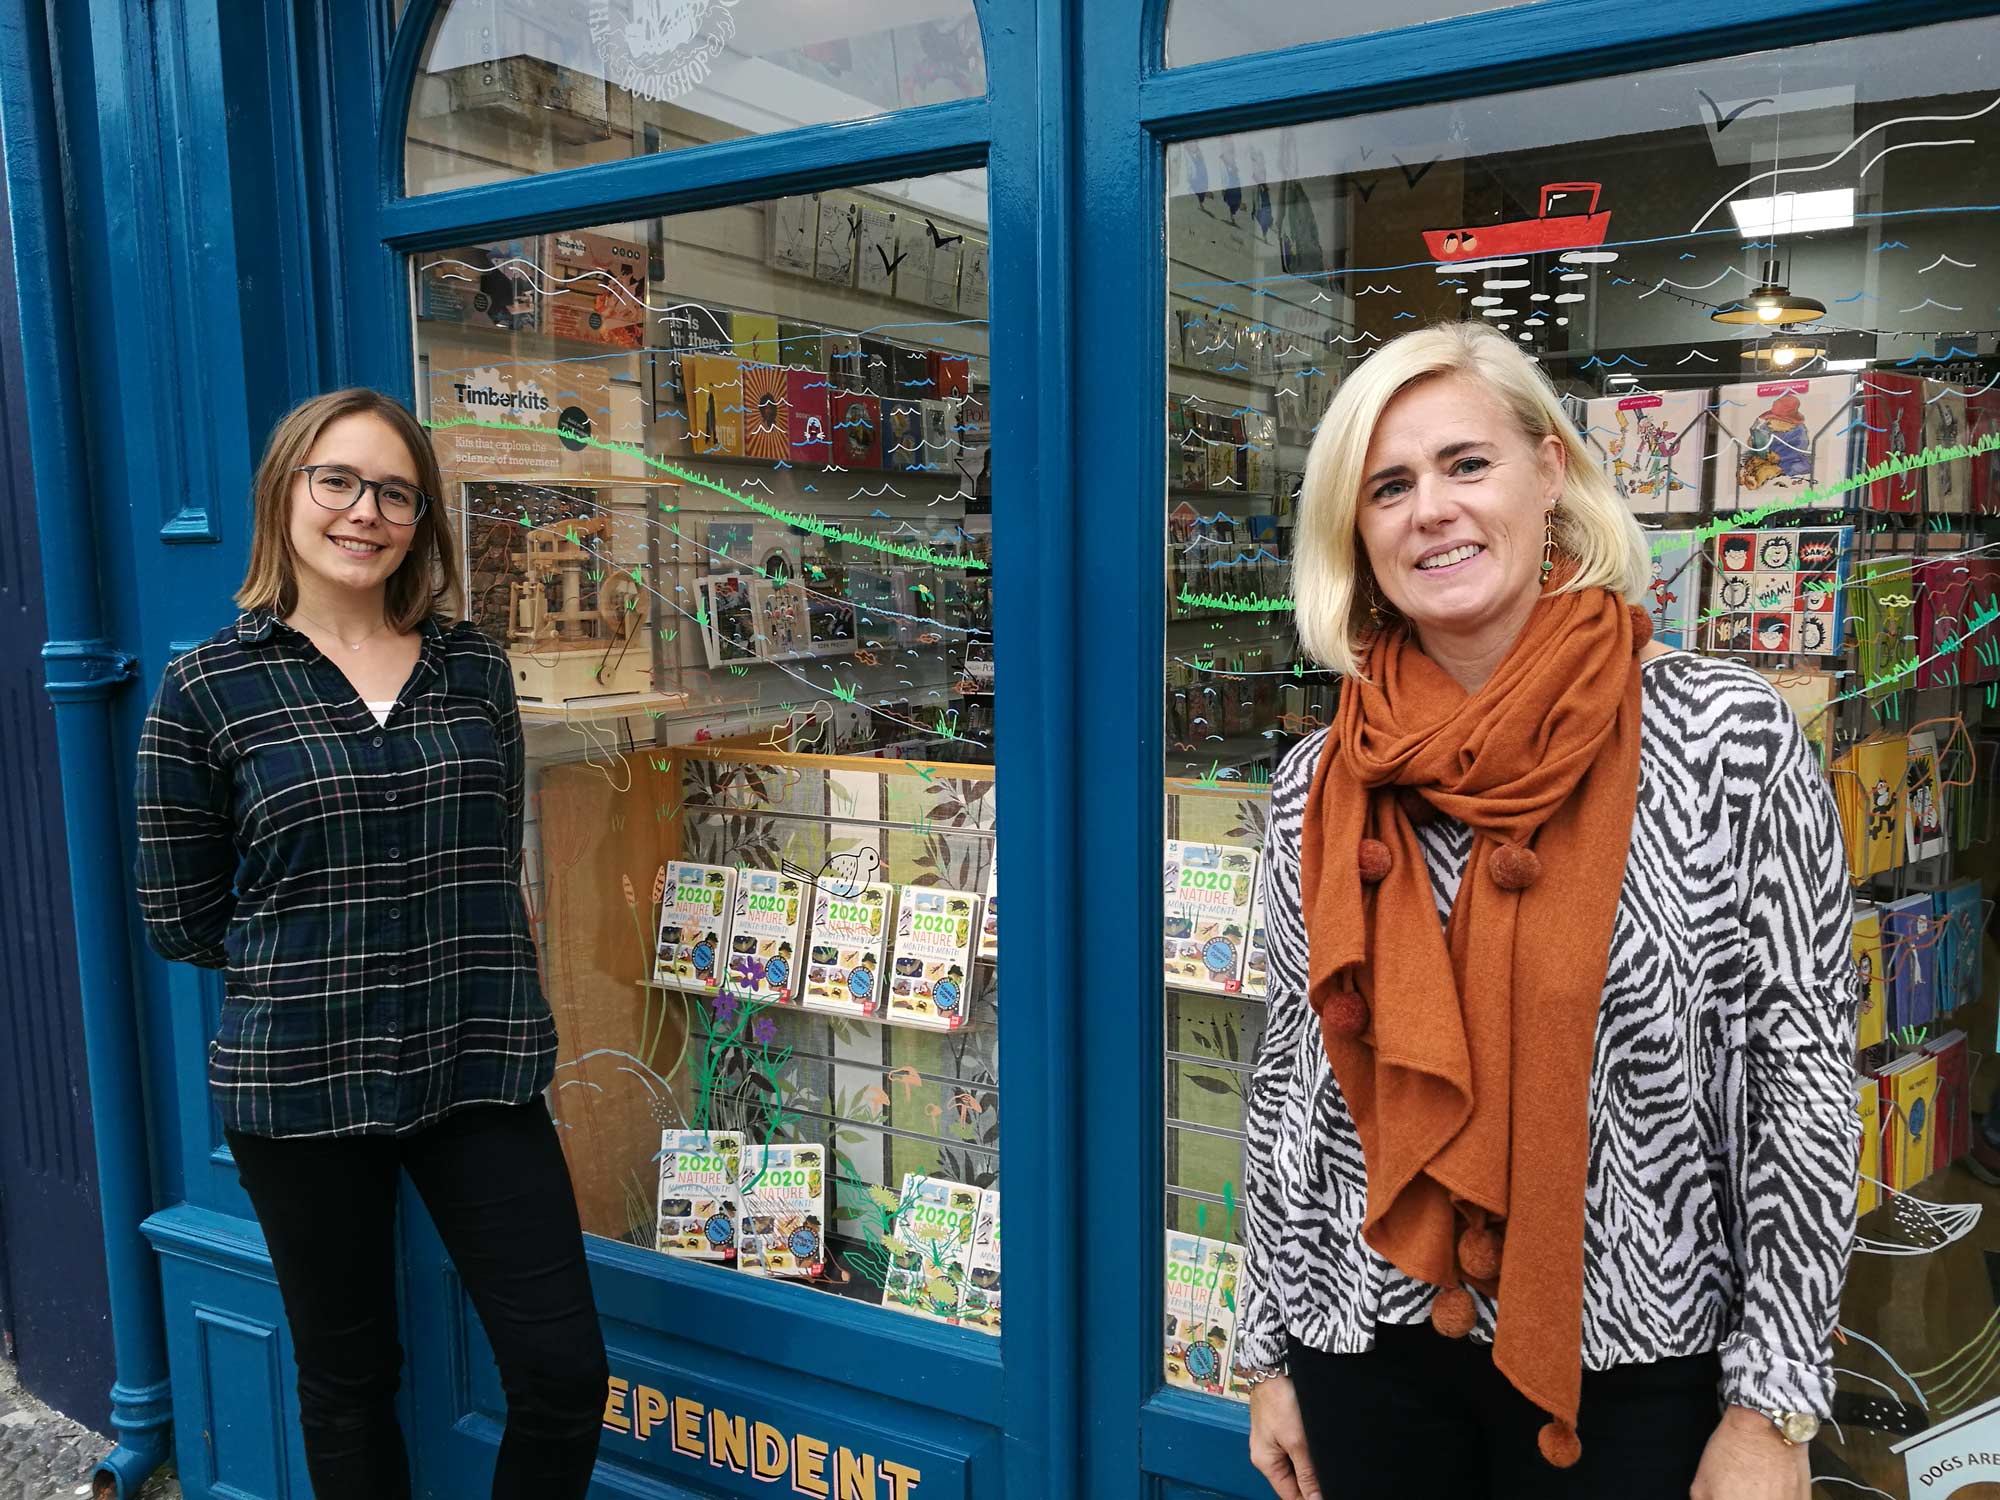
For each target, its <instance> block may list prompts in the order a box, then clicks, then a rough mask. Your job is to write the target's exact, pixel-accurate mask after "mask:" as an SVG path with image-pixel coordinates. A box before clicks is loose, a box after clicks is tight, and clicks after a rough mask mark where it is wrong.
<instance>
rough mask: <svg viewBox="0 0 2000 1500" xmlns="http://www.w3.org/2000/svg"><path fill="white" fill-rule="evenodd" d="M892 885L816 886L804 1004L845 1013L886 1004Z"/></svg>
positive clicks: (869, 1011)
mask: <svg viewBox="0 0 2000 1500" xmlns="http://www.w3.org/2000/svg"><path fill="white" fill-rule="evenodd" d="M893 891H894V887H892V886H889V885H885V884H883V883H882V882H881V881H870V882H868V883H867V884H865V885H858V886H856V887H854V889H853V890H852V891H851V892H847V891H845V890H842V889H841V888H838V887H834V886H832V885H818V886H815V887H814V889H813V907H812V936H811V938H810V939H809V942H810V946H809V947H808V948H807V950H806V990H805V1002H806V1007H807V1008H808V1009H810V1010H830V1011H835V1012H837V1013H839V1014H841V1015H845V1016H872V1015H874V1014H875V1013H876V1012H877V1011H879V1010H880V1009H881V1008H882V989H883V985H882V966H883V962H884V959H883V950H884V949H885V948H886V947H887V945H888V938H889V904H890V901H891V899H892V895H893Z"/></svg>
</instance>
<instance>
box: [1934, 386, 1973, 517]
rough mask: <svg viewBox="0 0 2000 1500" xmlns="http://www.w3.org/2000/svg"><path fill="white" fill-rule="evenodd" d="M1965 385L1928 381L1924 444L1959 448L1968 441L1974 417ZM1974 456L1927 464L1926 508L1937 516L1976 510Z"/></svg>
mask: <svg viewBox="0 0 2000 1500" xmlns="http://www.w3.org/2000/svg"><path fill="white" fill-rule="evenodd" d="M1965 399H1966V398H1965V391H1964V389H1963V388H1962V387H1960V386H1956V385H1951V384H1949V383H1947V382H1944V381H1937V380H1926V381H1925V382H1924V446H1925V447H1926V448H1930V449H1955V448H1958V447H1961V446H1963V445H1965V444H1966V440H1967V428H1968V427H1969V426H1970V422H1971V417H1970V414H1969V413H1968V412H1967V410H1966V404H1965ZM1972 463H1973V460H1972V457H1971V455H1970V454H1968V455H1966V456H1965V457H1962V458H1947V459H1940V460H1934V461H1932V462H1930V463H1927V464H1925V465H1924V468H1923V476H1924V490H1925V493H1926V494H1927V495H1928V496H1929V501H1930V503H1929V505H1928V506H1927V507H1926V508H1927V509H1928V510H1929V511H1930V513H1931V514H1932V515H1934V516H1937V515H1964V514H1965V513H1966V512H1967V511H1969V510H1971V509H1972Z"/></svg>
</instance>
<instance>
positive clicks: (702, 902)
mask: <svg viewBox="0 0 2000 1500" xmlns="http://www.w3.org/2000/svg"><path fill="white" fill-rule="evenodd" d="M735 882H736V872H735V871H734V870H731V869H727V868H725V867H724V866H722V865H698V864H691V863H689V862H688V861H686V860H679V859H677V860H673V861H670V862H669V863H668V865H667V888H666V891H665V893H664V894H663V895H662V896H661V898H660V940H659V946H658V948H657V950H656V951H655V955H654V958H653V983H655V984H665V985H671V986H673V987H674V988H675V989H677V990H692V991H694V992H695V993H696V994H713V993H714V992H715V991H716V990H719V989H721V988H722V972H723V971H722V964H723V953H724V949H723V943H724V940H725V939H726V937H727V935H728V932H729V909H730V895H731V893H732V889H733V887H734V885H735Z"/></svg>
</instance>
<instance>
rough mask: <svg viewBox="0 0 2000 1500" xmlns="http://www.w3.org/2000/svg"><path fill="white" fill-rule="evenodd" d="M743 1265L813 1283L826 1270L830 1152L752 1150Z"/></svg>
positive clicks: (809, 1147)
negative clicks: (828, 1161) (827, 1189)
mask: <svg viewBox="0 0 2000 1500" xmlns="http://www.w3.org/2000/svg"><path fill="white" fill-rule="evenodd" d="M739 1198H740V1201H741V1204H742V1216H741V1219H740V1224H741V1233H740V1235H739V1239H740V1240H741V1244H740V1246H739V1254H738V1258H737V1262H736V1264H737V1266H738V1267H739V1268H740V1269H742V1270H745V1271H749V1272H751V1273H752V1274H754V1275H758V1276H776V1277H779V1278H781V1279H785V1280H796V1281H810V1280H812V1279H813V1278H815V1277H817V1276H819V1275H821V1274H823V1273H824V1271H825V1270H826V1147H824V1146H820V1145H814V1144H811V1143H804V1144H798V1145H791V1144H784V1145H767V1146H758V1145H750V1146H746V1147H745V1148H744V1150H743V1177H742V1181H741V1184H740V1189H739Z"/></svg>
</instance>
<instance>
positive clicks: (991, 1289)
mask: <svg viewBox="0 0 2000 1500" xmlns="http://www.w3.org/2000/svg"><path fill="white" fill-rule="evenodd" d="M958 1321H959V1324H960V1326H961V1327H965V1328H976V1329H978V1330H979V1331H980V1332H981V1333H991V1334H998V1333H999V1332H1000V1189H998V1188H981V1189H980V1190H979V1217H978V1218H977V1219H975V1220H974V1221H973V1226H972V1260H971V1263H970V1265H969V1266H968V1267H967V1270H966V1276H965V1292H964V1294H963V1295H962V1296H961V1297H960V1298H959V1301H958Z"/></svg>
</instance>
